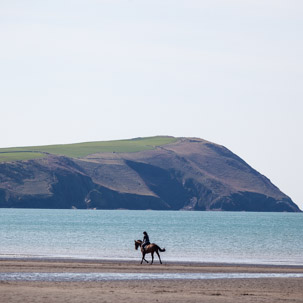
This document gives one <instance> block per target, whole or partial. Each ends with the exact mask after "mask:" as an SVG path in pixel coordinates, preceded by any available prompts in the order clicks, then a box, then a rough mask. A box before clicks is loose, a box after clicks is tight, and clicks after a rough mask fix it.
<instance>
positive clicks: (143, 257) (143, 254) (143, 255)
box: [141, 253, 148, 264]
mask: <svg viewBox="0 0 303 303" xmlns="http://www.w3.org/2000/svg"><path fill="white" fill-rule="evenodd" d="M143 260H144V261H145V262H146V263H148V261H147V260H146V259H145V253H142V260H141V264H142V263H143Z"/></svg>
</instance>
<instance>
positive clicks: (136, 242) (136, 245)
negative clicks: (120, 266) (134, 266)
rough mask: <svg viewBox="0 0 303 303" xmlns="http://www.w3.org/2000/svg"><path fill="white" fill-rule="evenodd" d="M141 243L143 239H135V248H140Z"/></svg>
mask: <svg viewBox="0 0 303 303" xmlns="http://www.w3.org/2000/svg"><path fill="white" fill-rule="evenodd" d="M141 244H142V241H141V240H137V241H136V240H135V249H136V250H137V249H138V247H140V246H141Z"/></svg>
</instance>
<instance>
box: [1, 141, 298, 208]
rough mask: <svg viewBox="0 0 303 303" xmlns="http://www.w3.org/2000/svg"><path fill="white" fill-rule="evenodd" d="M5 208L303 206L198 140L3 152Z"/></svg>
mask: <svg viewBox="0 0 303 303" xmlns="http://www.w3.org/2000/svg"><path fill="white" fill-rule="evenodd" d="M0 162H1V163H0V207H25V208H82V209H83V208H84V209H86V208H96V209H119V208H125V209H161V210H227V211H291V212H296V211H300V210H299V208H298V207H297V205H295V204H294V203H293V202H292V200H291V199H290V198H289V197H288V196H286V195H285V194H284V193H282V192H281V191H280V190H279V189H278V188H277V187H276V186H274V185H273V184H272V183H271V182H270V180H269V179H267V178H266V177H265V176H263V175H261V174H260V173H258V172H257V171H256V170H254V169H253V168H252V167H250V166H249V165H248V164H247V163H246V162H245V161H243V160H242V159H240V158H239V157H238V156H237V155H235V154H233V153H232V152H231V151H229V150H228V149H226V148H225V147H223V146H220V145H217V144H214V143H211V142H208V141H205V140H202V139H197V138H173V137H151V138H137V139H133V140H120V141H106V142H88V143H79V144H68V145H52V146H40V147H23V148H9V149H0Z"/></svg>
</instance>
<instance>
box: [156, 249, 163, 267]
mask: <svg viewBox="0 0 303 303" xmlns="http://www.w3.org/2000/svg"><path fill="white" fill-rule="evenodd" d="M156 253H157V255H158V257H159V260H160V264H162V261H161V258H160V254H159V252H158V251H157V250H156Z"/></svg>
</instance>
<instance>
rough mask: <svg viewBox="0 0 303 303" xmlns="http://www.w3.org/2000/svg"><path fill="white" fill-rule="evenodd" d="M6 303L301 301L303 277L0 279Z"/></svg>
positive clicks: (92, 266)
mask: <svg viewBox="0 0 303 303" xmlns="http://www.w3.org/2000/svg"><path fill="white" fill-rule="evenodd" d="M1 273H22V274H26V273H53V274H56V273H63V274H64V273H66V274H72V273H83V274H84V275H85V274H89V273H95V274H98V273H103V274H105V275H106V274H109V275H111V274H122V275H123V274H127V273H136V274H137V273H138V274H139V275H142V274H144V273H148V274H156V273H158V274H164V275H165V274H174V273H177V274H178V273H180V274H186V273H193V274H195V273H214V274H216V273H227V274H228V273H278V274H279V273H280V274H284V273H301V274H302V273H303V266H285V265H282V266H281V265H276V266H275V265H273V266H271V265H255V264H251V265H247V264H245V265H243V264H223V263H199V264H196V263H188V262H187V263H179V262H164V264H163V265H160V264H159V263H155V264H153V265H149V264H142V265H141V264H140V260H137V261H112V260H111V261H110V260H87V259H86V260H83V259H81V260H79V259H77V260H75V259H73V260H69V259H68V260H67V259H60V260H58V259H43V260H41V259H39V260H37V259H34V260H33V259H18V260H16V259H9V260H8V259H6V260H3V259H0V274H1ZM0 293H1V299H2V301H3V302H7V303H32V302H37V303H38V302H43V303H66V302H70V303H83V302H86V303H95V302H104V303H105V302H117V303H122V302H123V303H125V302H133V303H141V302H142V300H145V299H148V300H153V301H155V302H165V303H166V302H168V303H179V302H180V303H181V302H182V303H183V302H190V303H191V302H192V303H194V302H208V303H223V302H224V303H238V302H239V303H240V302H241V303H247V302H264V303H276V302H285V303H288V302H292V303H302V302H303V301H302V298H303V277H302V278H300V277H269V278H237V279H235V278H221V279H197V280H190V279H189V280H186V279H145V280H140V279H134V280H104V281H82V280H81V281H24V280H21V281H15V280H10V281H8V280H4V281H0Z"/></svg>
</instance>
